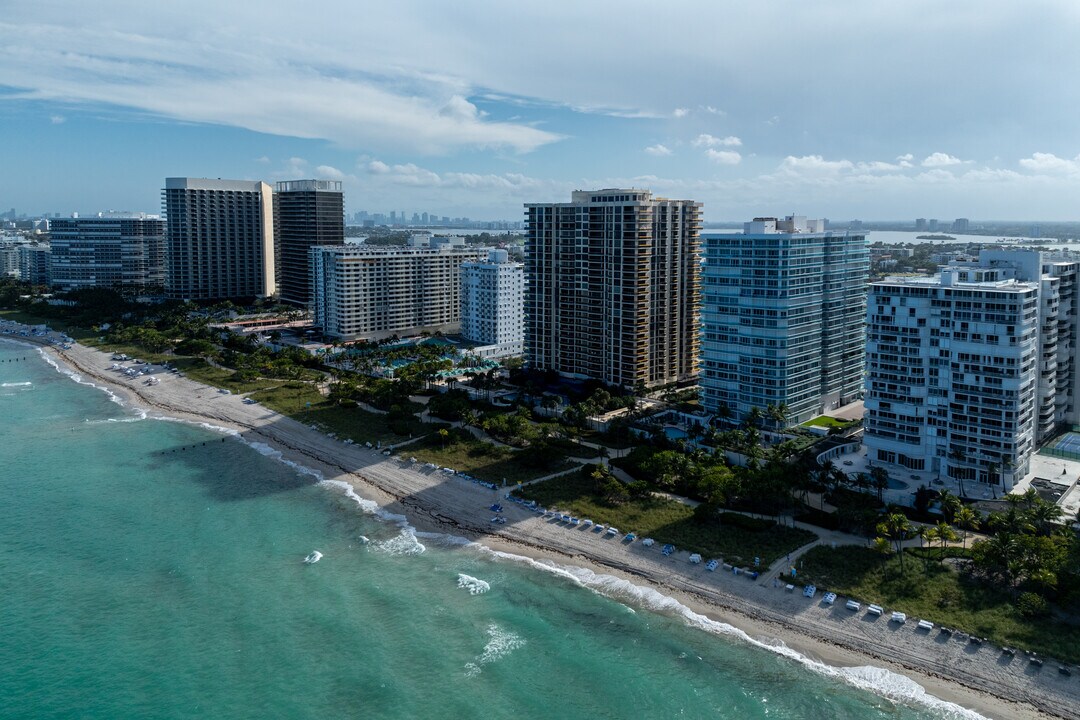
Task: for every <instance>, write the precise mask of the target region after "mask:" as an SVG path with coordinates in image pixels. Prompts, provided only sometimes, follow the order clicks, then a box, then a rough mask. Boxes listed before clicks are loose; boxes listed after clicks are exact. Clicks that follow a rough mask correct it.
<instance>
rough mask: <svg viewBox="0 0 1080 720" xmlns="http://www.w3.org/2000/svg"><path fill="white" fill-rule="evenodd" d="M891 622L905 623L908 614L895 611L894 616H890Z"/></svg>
mask: <svg viewBox="0 0 1080 720" xmlns="http://www.w3.org/2000/svg"><path fill="white" fill-rule="evenodd" d="M889 622H894V623H900V624H901V625H903V624H904V623H906V622H907V615H905V614H904V613H902V612H893V614H892V617H891V618H889Z"/></svg>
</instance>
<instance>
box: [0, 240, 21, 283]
mask: <svg viewBox="0 0 1080 720" xmlns="http://www.w3.org/2000/svg"><path fill="white" fill-rule="evenodd" d="M0 277H13V278H17V277H19V246H18V245H16V244H14V243H11V244H7V243H2V242H0Z"/></svg>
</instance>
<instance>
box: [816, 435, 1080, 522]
mask: <svg viewBox="0 0 1080 720" xmlns="http://www.w3.org/2000/svg"><path fill="white" fill-rule="evenodd" d="M833 463H834V464H835V465H836V466H837V467H838V468H840V469H841V470H843V471H844V472H845V473H847V474H848V475H854V474H855V473H860V472H866V473H868V472H870V469H871V468H872V467H873V461H872V460H869V459H868V458H867V457H866V446H865V445H860V446H859V449H858V450H857V451H856V452H850V453H845V454H844V455H840V456H839V457H837V458H836V459H835V460H833ZM884 467H885V468H886V469H888V471H889V477H890V478H891V480H892V481H893V482H896V481H900V482H901V483H903V484H904V486H905V487H903V488H889V489H887V490H885V493H884V499H885V502H887V503H896V504H898V505H911V504H912V502H913V501H914V497H913V493H914V492H915V490H916V488H918V487H919V486H920V485H926V486H927V487H928V488H932V489H934V490H938V491H940V490H948V491H949V492H951V493H953V494H954V495H959V494H960V483H959V482H957V481H956V480H953V479H952V478H943V477H938V475H937V473H933V472H927V471H923V472H918V471H914V470H908V469H906V468H900V467H897V466H895V465H885V466H884ZM1035 478H1045V479H1047V480H1049V481H1051V482H1053V483H1055V484H1057V485H1062V486H1063V493H1062V497H1061V499H1060V500H1059V501H1058V504H1059V505H1060V506H1061V508H1062V510H1063V511H1064V513H1065V515H1066V517H1074V518H1075V517H1076V513H1077V511H1080V482H1078V481H1080V461H1076V460H1062V459H1061V458H1055V457H1050V456H1048V455H1038V454H1035V455H1032V456H1031V466H1030V472H1029V473H1028V475H1027V477H1025V478H1023V479H1022V480H1020V481H1018V482H1017V483H1016V485H1015V486H1014V487H1013V489H1012V493H1013V494H1020V493H1023V492H1025V491H1026V490H1027V489H1028V488H1029V487H1030V486H1031V481H1032V480H1034V479H1035ZM964 490H965V496H966V497H968V498H972V499H976V500H992V499H994V498H996V497H997V498H999V497H1001V496H1002V492H1001V488H1000V487H998V486H993V485H989V484H987V483H981V482H974V481H971V480H969V481H966V482H965V483H964Z"/></svg>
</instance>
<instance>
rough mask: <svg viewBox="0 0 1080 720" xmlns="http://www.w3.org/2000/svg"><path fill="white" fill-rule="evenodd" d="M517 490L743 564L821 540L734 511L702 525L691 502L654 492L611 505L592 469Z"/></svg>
mask: <svg viewBox="0 0 1080 720" xmlns="http://www.w3.org/2000/svg"><path fill="white" fill-rule="evenodd" d="M518 494H519V495H521V496H522V497H524V498H526V499H528V500H536V501H537V502H538V503H540V504H541V505H543V506H545V507H556V508H558V509H560V510H563V511H564V512H569V513H570V514H572V515H574V516H575V517H583V518H586V517H587V518H590V519H591V520H593V521H596V522H602V523H605V524H609V525H614V526H615V527H617V528H619V529H620V530H621V531H623V532H630V531H633V532H635V533H637V534H638V535H639V536H640V537H646V536H648V537H651V538H653V539H654V540H656V541H657V542H661V543H671V544H672V545H674V546H675V547H677V548H679V549H680V550H688V551H690V552H697V553H701V554H702V555H704V556H706V557H715V558H723V559H725V560H726V561H727V562H730V563H733V564H739V565H748V564H752V563H753V560H754V558H755V557H759V558H761V567H762V568H765V567H768V566H769V565H771V564H772V563H773V562H775V561H776V560H778V559H780V558H781V557H783V556H785V555H787V554H788V553H789V552H792V551H794V550H796V549H797V548H799V547H802V546H803V545H805V544H806V543H808V542H811V541H813V540H814V539H815V538H817V535H815V534H814V533H812V532H810V531H808V530H800V529H797V528H788V527H782V526H778V525H775V524H774V523H772V522H771V521H756V522H755V521H754V520H753V519H751V518H747V517H746V516H744V515H738V514H736V513H723V514H722V515H721V516H720V522H719V523H718V524H715V523H710V524H705V523H701V522H699V521H698V520H696V519H695V518H694V509H693V508H691V507H690V506H688V505H684V504H683V503H680V502H677V501H675V500H669V499H667V498H661V497H655V496H649V497H646V498H641V499H636V500H628V501H626V502H624V503H621V504H619V505H612V504H610V503H608V502H607V501H606V500H605V499H604V498H603V497H601V496H599V495H597V494H596V493H595V483H594V481H593V480H592V478H591V477H589V476H588V473H571V474H570V475H564V476H563V477H558V478H553V479H551V480H546V481H545V482H542V483H539V484H537V485H530V486H529V487H526V488H522V489H521V490H520V491H519V492H518Z"/></svg>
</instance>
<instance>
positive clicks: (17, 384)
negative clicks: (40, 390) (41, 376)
mask: <svg viewBox="0 0 1080 720" xmlns="http://www.w3.org/2000/svg"><path fill="white" fill-rule="evenodd" d="M33 384H34V383H32V382H14V383H0V387H6V388H14V387H30V386H31V385H33Z"/></svg>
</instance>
